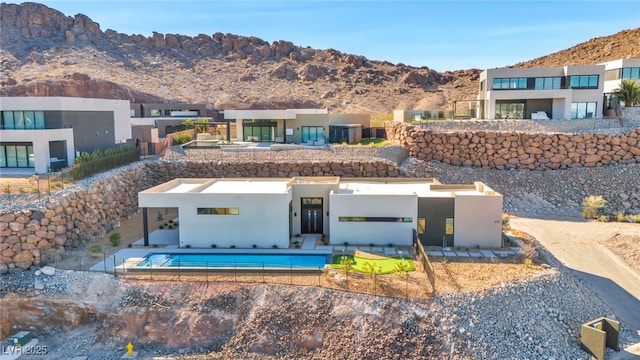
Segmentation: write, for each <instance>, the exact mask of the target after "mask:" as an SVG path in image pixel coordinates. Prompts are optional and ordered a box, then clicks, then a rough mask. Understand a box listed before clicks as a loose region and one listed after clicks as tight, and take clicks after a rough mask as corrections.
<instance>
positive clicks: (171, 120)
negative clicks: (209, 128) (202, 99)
mask: <svg viewBox="0 0 640 360" xmlns="http://www.w3.org/2000/svg"><path fill="white" fill-rule="evenodd" d="M130 108H131V110H130V111H131V125H132V126H133V138H134V139H140V141H143V142H157V137H159V138H164V137H165V136H166V135H167V134H170V133H173V132H176V131H180V130H183V129H184V126H183V125H182V123H183V122H184V121H185V120H186V119H191V120H194V121H195V120H196V119H200V118H205V119H207V120H208V121H213V119H212V118H211V117H209V116H208V114H209V112H208V111H207V105H206V104H146V103H145V104H139V103H133V104H131V107H130ZM150 129H158V130H157V131H158V133H157V137H156V135H155V134H153V135H152V133H151V131H150Z"/></svg>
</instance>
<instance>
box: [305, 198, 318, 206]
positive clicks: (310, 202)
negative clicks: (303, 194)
mask: <svg viewBox="0 0 640 360" xmlns="http://www.w3.org/2000/svg"><path fill="white" fill-rule="evenodd" d="M302 205H322V198H302Z"/></svg>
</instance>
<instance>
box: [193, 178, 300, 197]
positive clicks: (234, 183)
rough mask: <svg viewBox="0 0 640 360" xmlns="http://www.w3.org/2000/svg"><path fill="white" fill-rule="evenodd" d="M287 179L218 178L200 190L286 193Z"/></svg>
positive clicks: (224, 192)
mask: <svg viewBox="0 0 640 360" xmlns="http://www.w3.org/2000/svg"><path fill="white" fill-rule="evenodd" d="M288 191H289V180H257V181H256V180H218V181H216V182H214V183H212V184H211V185H209V186H206V187H204V188H203V189H201V190H200V193H202V194H212V193H213V194H286V193H287V192H288Z"/></svg>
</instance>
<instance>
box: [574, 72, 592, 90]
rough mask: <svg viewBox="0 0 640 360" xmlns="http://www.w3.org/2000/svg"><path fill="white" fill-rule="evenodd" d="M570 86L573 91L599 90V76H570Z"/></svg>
mask: <svg viewBox="0 0 640 360" xmlns="http://www.w3.org/2000/svg"><path fill="white" fill-rule="evenodd" d="M569 84H570V86H571V88H572V89H597V88H598V75H574V76H570V80H569Z"/></svg>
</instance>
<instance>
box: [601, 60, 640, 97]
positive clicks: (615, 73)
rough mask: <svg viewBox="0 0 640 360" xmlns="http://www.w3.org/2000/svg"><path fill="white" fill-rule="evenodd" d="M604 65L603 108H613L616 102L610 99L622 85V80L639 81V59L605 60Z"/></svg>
mask: <svg viewBox="0 0 640 360" xmlns="http://www.w3.org/2000/svg"><path fill="white" fill-rule="evenodd" d="M604 66H605V72H604V108H605V110H606V109H614V108H615V107H616V106H615V105H616V104H615V103H614V102H612V101H611V100H612V93H613V92H614V91H616V90H618V89H619V88H620V87H621V86H622V81H623V80H634V81H637V82H638V83H640V59H619V60H614V61H609V62H606V63H604ZM621 105H624V104H621Z"/></svg>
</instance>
